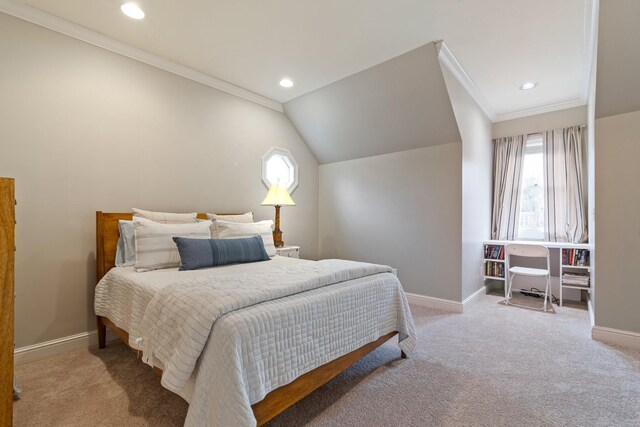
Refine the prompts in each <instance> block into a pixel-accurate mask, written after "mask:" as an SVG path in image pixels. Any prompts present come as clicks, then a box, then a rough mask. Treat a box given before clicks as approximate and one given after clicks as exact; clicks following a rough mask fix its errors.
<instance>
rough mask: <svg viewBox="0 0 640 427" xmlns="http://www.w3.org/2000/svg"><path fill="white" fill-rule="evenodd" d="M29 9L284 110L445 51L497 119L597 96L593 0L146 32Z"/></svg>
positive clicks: (41, 0)
mask: <svg viewBox="0 0 640 427" xmlns="http://www.w3.org/2000/svg"><path fill="white" fill-rule="evenodd" d="M22 3H26V4H28V5H30V6H33V7H35V8H38V9H40V10H43V11H46V12H48V13H50V14H53V15H55V16H58V17H60V18H64V19H66V20H68V21H71V22H74V23H76V24H80V25H82V26H85V27H88V28H90V29H92V30H95V31H97V32H100V33H103V34H105V35H107V36H109V37H112V38H114V39H116V40H119V41H121V42H125V43H127V44H130V45H132V46H135V47H137V48H140V49H143V50H146V51H148V52H151V53H153V54H156V55H158V56H160V57H163V58H166V59H170V60H172V61H175V62H178V63H180V64H183V65H185V66H188V67H190V68H193V69H195V70H198V71H201V72H203V73H206V74H208V75H211V76H214V77H217V78H219V79H222V80H225V81H227V82H229V83H232V84H235V85H237V86H240V87H242V88H245V89H248V90H250V91H252V92H255V93H257V94H259V95H262V96H264V97H267V98H269V99H272V100H275V101H278V102H281V103H283V102H287V101H290V100H291V99H294V98H296V97H298V96H300V95H303V94H306V93H309V92H311V91H313V90H315V89H318V88H321V87H323V86H326V85H328V84H330V83H332V82H335V81H337V80H340V79H342V78H344V77H346V76H349V75H352V74H354V73H357V72H359V71H362V70H364V69H367V68H369V67H372V66H374V65H377V64H380V63H381V62H383V61H386V60H388V59H390V58H393V57H396V56H398V55H400V54H402V53H405V52H408V51H410V50H412V49H414V48H417V47H419V46H422V45H424V44H426V43H428V42H430V41H433V40H440V39H442V40H444V41H445V42H446V44H447V46H448V47H449V49H450V50H451V51H452V52H453V54H454V55H455V57H456V58H457V60H458V61H459V63H460V64H461V65H462V67H463V68H464V69H465V70H466V72H467V74H468V75H469V76H470V78H471V80H472V81H473V83H474V84H475V86H476V87H477V89H478V92H479V93H480V94H481V96H482V97H484V99H485V100H486V103H487V104H488V106H489V108H490V109H491V110H492V111H493V113H494V115H496V116H500V115H504V114H507V113H513V112H518V111H522V110H529V109H536V108H540V107H544V106H548V105H551V104H563V103H570V102H574V103H575V102H579V101H580V99H581V97H583V96H584V94H583V93H582V91H583V88H584V87H586V84H585V83H584V79H585V78H586V76H585V75H584V70H585V69H586V67H585V66H584V65H583V64H584V63H587V60H588V59H587V58H586V56H588V54H587V52H586V50H585V46H586V45H587V44H586V43H585V34H586V33H587V31H586V30H587V29H588V28H587V27H586V26H585V16H586V15H585V7H587V6H589V5H588V4H586V3H589V4H590V3H591V0H563V1H557V0H536V1H531V0H394V1H388V0H349V1H344V0H323V1H310V0H271V1H258V0H240V1H220V0H182V1H179V2H178V1H175V0H137V3H138V4H139V5H140V6H141V7H142V9H143V10H144V11H145V12H146V18H145V19H144V20H142V21H135V20H132V19H130V18H127V17H126V16H124V15H123V14H122V13H121V12H120V4H121V3H122V2H121V1H119V0H90V1H89V0H56V1H50V0H23V1H22ZM285 76H286V77H289V78H291V79H292V80H293V81H294V82H295V86H294V87H293V88H290V89H284V88H281V87H280V86H279V85H278V82H279V81H280V79H281V78H283V77H285ZM399 78H401V77H399ZM527 80H534V81H537V82H539V83H540V85H539V86H538V87H537V88H536V89H534V90H531V91H521V90H519V89H518V87H519V86H520V85H521V84H522V83H523V82H525V81H527ZM574 106H575V105H574Z"/></svg>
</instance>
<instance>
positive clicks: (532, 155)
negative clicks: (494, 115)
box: [518, 134, 544, 240]
mask: <svg viewBox="0 0 640 427" xmlns="http://www.w3.org/2000/svg"><path fill="white" fill-rule="evenodd" d="M518 239H525V240H544V160H543V157H542V135H539V134H538V135H530V136H529V138H528V139H527V150H526V152H525V156H524V166H523V170H522V188H521V191H520V217H519V221H518Z"/></svg>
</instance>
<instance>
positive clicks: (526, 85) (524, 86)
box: [520, 82, 538, 90]
mask: <svg viewBox="0 0 640 427" xmlns="http://www.w3.org/2000/svg"><path fill="white" fill-rule="evenodd" d="M536 86H538V82H524V83H523V84H522V86H520V90H529V89H533V88H534V87H536Z"/></svg>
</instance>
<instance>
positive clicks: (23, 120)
mask: <svg viewBox="0 0 640 427" xmlns="http://www.w3.org/2000/svg"><path fill="white" fill-rule="evenodd" d="M0 64H1V66H0V129H1V130H2V131H1V132H2V139H1V140H0V153H1V154H0V175H2V176H10V177H15V178H16V187H17V188H16V193H17V198H18V206H17V221H18V224H17V229H16V233H17V234H16V238H17V253H16V345H17V346H18V347H21V346H25V345H30V344H34V343H38V342H43V341H47V340H51V339H55V338H59V337H63V336H68V335H71V334H76V333H80V332H84V331H89V330H93V329H95V317H94V312H93V288H94V286H95V211H96V210H104V211H112V212H114V211H115V212H126V211H129V210H130V208H131V207H133V206H135V207H140V208H143V209H153V210H166V211H195V210H197V211H200V212H204V211H217V212H230V211H231V212H243V211H248V210H253V211H254V212H255V213H256V217H257V218H259V219H265V218H273V215H274V210H273V208H272V207H260V202H261V201H262V199H263V198H264V195H265V194H266V189H265V188H264V186H263V185H262V182H261V162H260V157H261V156H262V155H263V154H264V153H265V152H266V151H267V150H268V149H269V148H270V147H271V146H280V147H283V148H286V149H289V150H290V151H291V152H292V153H293V155H294V156H295V158H296V160H297V161H298V163H299V164H300V171H299V172H300V174H299V179H300V185H299V187H298V189H297V190H296V191H295V193H294V194H293V198H294V200H295V201H296V203H297V206H296V207H292V208H285V209H283V210H282V229H283V230H284V240H285V241H286V242H287V243H291V244H294V243H295V244H300V245H302V252H303V255H304V256H305V257H311V258H315V257H317V230H318V225H317V224H318V223H317V219H318V165H317V162H316V160H315V158H314V157H313V155H312V154H311V152H310V151H309V150H308V148H307V147H306V145H305V144H304V143H303V141H302V140H301V138H300V137H299V135H298V133H297V132H296V131H295V129H294V128H293V127H292V125H291V124H290V122H289V121H288V120H287V118H286V117H285V116H284V115H283V114H281V113H278V112H276V111H273V110H271V109H268V108H264V107H261V106H258V105H256V104H253V103H251V102H248V101H245V100H242V99H239V98H236V97H234V96H232V95H228V94H226V93H223V92H220V91H217V90H215V89H212V88H209V87H206V86H203V85H200V84H198V83H195V82H192V81H190V80H186V79H184V78H181V77H178V76H175V75H172V74H169V73H167V72H164V71H161V70H158V69H155V68H153V67H150V66H147V65H144V64H142V63H139V62H137V61H134V60H131V59H128V58H125V57H123V56H119V55H117V54H114V53H111V52H108V51H106V50H103V49H100V48H98V47H95V46H92V45H89V44H86V43H83V42H81V41H78V40H75V39H72V38H68V37H65V36H63V35H60V34H58V33H55V32H52V31H49V30H46V29H44V28H41V27H38V26H35V25H33V24H29V23H26V22H24V21H21V20H18V19H16V18H12V17H9V16H7V15H4V14H0Z"/></svg>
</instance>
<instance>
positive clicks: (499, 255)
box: [482, 240, 592, 307]
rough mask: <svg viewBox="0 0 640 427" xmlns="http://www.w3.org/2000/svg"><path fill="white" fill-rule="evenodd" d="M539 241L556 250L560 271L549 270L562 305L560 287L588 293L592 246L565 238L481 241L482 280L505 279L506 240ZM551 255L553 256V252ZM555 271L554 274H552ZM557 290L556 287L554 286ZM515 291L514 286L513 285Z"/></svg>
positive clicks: (509, 242) (529, 242) (528, 242)
mask: <svg viewBox="0 0 640 427" xmlns="http://www.w3.org/2000/svg"><path fill="white" fill-rule="evenodd" d="M511 243H517V244H525V245H527V244H529V245H542V246H545V247H547V248H549V249H554V250H557V253H558V255H557V256H558V257H559V271H558V269H557V268H556V269H555V270H556V271H552V273H551V275H552V278H553V277H555V278H556V280H558V282H559V298H558V299H559V301H560V307H562V299H563V297H562V294H563V289H564V290H566V289H576V290H580V291H586V292H588V293H591V278H590V275H591V262H592V260H591V250H590V246H589V244H588V243H566V242H537V241H535V242H534V241H521V240H518V241H508V240H487V241H485V242H484V244H483V249H484V258H483V270H482V271H483V277H484V279H485V280H501V281H504V280H505V268H506V263H505V259H504V252H505V247H506V246H507V245H508V244H511ZM552 256H556V255H553V253H552ZM554 273H555V274H554ZM556 290H558V289H557V288H556ZM514 291H517V289H514Z"/></svg>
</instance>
